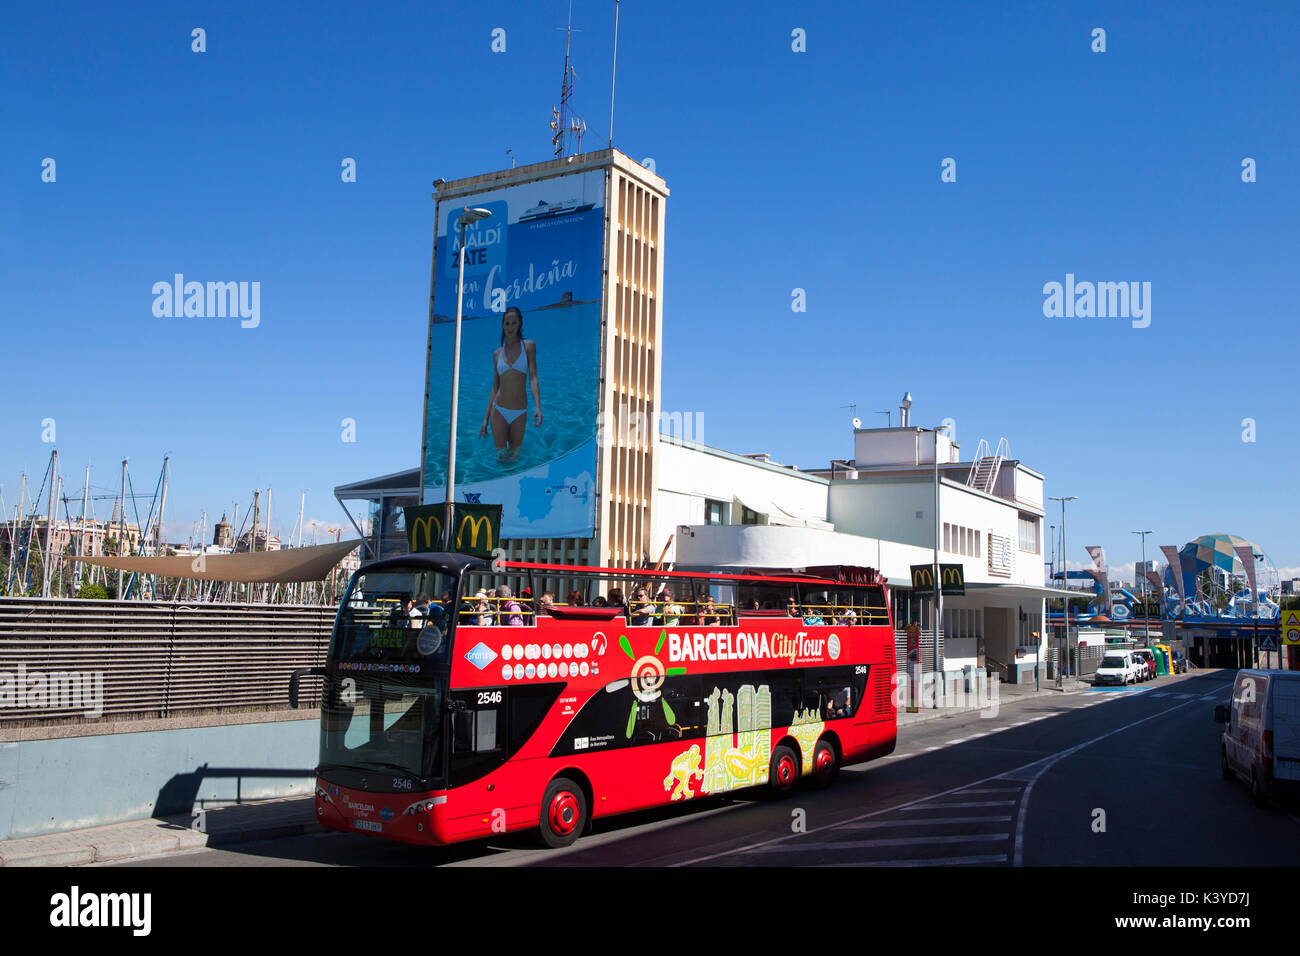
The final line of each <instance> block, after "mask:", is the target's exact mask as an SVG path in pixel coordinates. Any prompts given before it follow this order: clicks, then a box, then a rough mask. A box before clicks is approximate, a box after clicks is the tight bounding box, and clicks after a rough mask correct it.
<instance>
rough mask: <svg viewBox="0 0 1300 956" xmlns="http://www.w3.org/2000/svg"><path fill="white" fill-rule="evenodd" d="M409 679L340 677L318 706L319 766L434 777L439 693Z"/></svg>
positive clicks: (438, 739) (439, 726) (438, 742)
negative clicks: (319, 717) (319, 707)
mask: <svg viewBox="0 0 1300 956" xmlns="http://www.w3.org/2000/svg"><path fill="white" fill-rule="evenodd" d="M415 680H417V678H411V677H404V676H391V677H390V676H388V675H381V674H358V675H357V676H355V677H341V679H340V681H339V682H338V683H337V684H336V685H335V686H334V687H333V688H332V691H333V692H332V693H331V694H329V695H327V697H326V699H325V701H324V702H323V704H322V706H321V763H322V764H323V765H326V766H335V767H349V768H356V769H360V770H375V771H379V772H380V773H381V774H382V773H392V774H401V775H403V776H415V777H436V776H438V775H439V774H440V766H441V765H440V762H439V757H440V753H439V750H440V745H441V741H442V714H443V696H444V695H443V690H442V687H441V685H438V684H435V685H432V686H421V685H418V684H415V683H414V681H415ZM381 779H382V778H381Z"/></svg>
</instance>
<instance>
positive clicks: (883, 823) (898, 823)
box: [840, 804, 1011, 830]
mask: <svg viewBox="0 0 1300 956" xmlns="http://www.w3.org/2000/svg"><path fill="white" fill-rule="evenodd" d="M949 806H951V804H949ZM1010 822H1011V817H1010V815H1008V816H1005V817H938V818H931V819H929V820H867V821H865V822H863V823H850V824H847V825H845V826H842V827H840V829H841V830H874V829H876V828H877V827H919V826H940V825H943V824H947V823H1010Z"/></svg>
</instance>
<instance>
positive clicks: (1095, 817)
mask: <svg viewBox="0 0 1300 956" xmlns="http://www.w3.org/2000/svg"><path fill="white" fill-rule="evenodd" d="M1231 677H1232V672H1228V671H1221V672H1208V673H1204V672H1203V673H1198V674H1192V675H1180V676H1178V677H1162V678H1160V679H1158V680H1157V681H1154V682H1151V683H1149V684H1144V685H1141V686H1140V687H1137V688H1113V689H1108V690H1093V691H1084V692H1081V693H1077V694H1069V695H1061V696H1055V695H1043V696H1042V697H1038V698H1033V699H1027V700H1022V701H1018V702H1016V703H1008V704H1006V705H1005V706H1003V707H1002V708H1001V709H1000V711H999V713H998V714H997V716H996V717H992V718H986V717H982V716H980V715H979V714H978V713H968V714H960V715H954V716H951V717H944V718H939V719H935V720H929V721H924V722H921V723H917V724H912V725H908V726H905V727H903V728H902V730H901V731H900V737H899V747H898V750H897V751H896V752H895V753H894V754H893V755H891V756H890V757H888V758H885V759H884V760H879V761H875V762H873V763H871V764H866V765H864V766H860V767H850V768H847V769H845V770H844V771H843V772H842V773H841V774H840V777H839V779H838V780H837V781H836V782H835V784H834V785H833V786H832V787H831V788H830V789H828V790H822V791H815V790H812V789H806V790H800V791H798V792H797V793H796V794H795V795H794V796H792V797H790V798H788V799H786V800H769V799H763V798H757V797H754V796H748V795H746V796H740V797H737V798H732V799H709V800H703V801H698V800H697V801H692V803H693V804H694V805H686V806H677V807H671V808H664V809H660V810H655V811H651V812H647V813H641V814H634V815H629V816H626V817H622V818H617V819H614V820H609V821H600V822H599V823H598V829H597V832H595V833H594V834H591V835H589V836H587V837H584V838H583V839H582V840H579V841H578V843H577V844H575V845H574V846H573V847H571V848H569V849H567V850H563V851H547V850H541V849H538V848H536V847H535V846H534V844H533V842H532V840H531V838H530V836H528V835H522V834H520V835H509V836H506V837H502V838H499V839H497V840H493V841H483V842H476V843H471V844H465V845H461V846H454V847H447V848H422V847H414V846H407V845H404V844H398V843H389V842H386V841H381V840H377V839H374V838H371V837H367V836H363V835H360V834H342V833H322V834H313V835H308V836H301V837H294V838H287V839H281V840H268V841H263V842H259V843H248V844H243V845H240V846H236V847H227V848H222V849H207V850H196V851H190V852H186V853H179V854H172V855H169V856H166V857H161V858H157V859H152V860H141V861H134V862H133V863H131V864H126V865H136V866H139V865H145V866H168V867H172V866H175V867H185V866H200V867H208V866H285V865H290V866H592V865H595V866H632V865H636V866H683V865H698V864H704V865H709V866H747V867H752V866H935V865H984V866H1010V865H1028V866H1036V865H1037V866H1041V865H1049V866H1050V865H1079V866H1157V865H1158V866H1247V865H1252V866H1253V865H1287V866H1289V865H1293V864H1294V862H1295V860H1297V859H1300V810H1298V808H1297V807H1296V806H1294V805H1289V806H1273V807H1270V808H1267V809H1258V808H1256V807H1254V806H1253V805H1252V803H1251V799H1250V795H1249V793H1248V792H1247V790H1246V787H1245V786H1244V785H1242V784H1241V783H1239V782H1237V783H1229V782H1225V781H1223V780H1222V779H1221V777H1220V774H1219V751H1218V737H1219V733H1220V731H1221V726H1220V725H1218V724H1216V723H1214V721H1213V708H1214V704H1215V703H1221V702H1223V701H1224V700H1226V698H1227V696H1228V692H1229V688H1230V686H1231V684H1230V680H1231Z"/></svg>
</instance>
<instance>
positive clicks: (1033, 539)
mask: <svg viewBox="0 0 1300 956" xmlns="http://www.w3.org/2000/svg"><path fill="white" fill-rule="evenodd" d="M1020 550H1021V551H1030V552H1032V553H1034V554H1038V553H1039V550H1040V549H1039V543H1038V518H1037V516H1035V515H1027V514H1025V513H1024V512H1023V511H1022V512H1021V513H1020Z"/></svg>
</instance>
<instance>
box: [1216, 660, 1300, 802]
mask: <svg viewBox="0 0 1300 956" xmlns="http://www.w3.org/2000/svg"><path fill="white" fill-rule="evenodd" d="M1214 719H1215V720H1217V721H1219V722H1220V723H1226V724H1227V725H1228V726H1227V727H1226V728H1225V729H1224V731H1223V743H1222V746H1221V748H1220V759H1221V763H1222V766H1223V779H1224V780H1231V779H1232V778H1233V777H1237V776H1239V777H1241V778H1242V779H1243V780H1245V781H1246V783H1248V784H1249V785H1250V792H1251V795H1252V796H1253V797H1254V798H1255V804H1256V805H1257V806H1264V805H1265V804H1266V803H1267V802H1268V798H1269V797H1270V796H1273V795H1275V794H1282V793H1288V792H1293V793H1294V792H1300V671H1278V670H1242V671H1238V672H1237V680H1236V682H1235V683H1234V684H1233V686H1232V700H1231V701H1230V702H1229V703H1228V704H1220V705H1219V706H1217V707H1215V708H1214Z"/></svg>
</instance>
